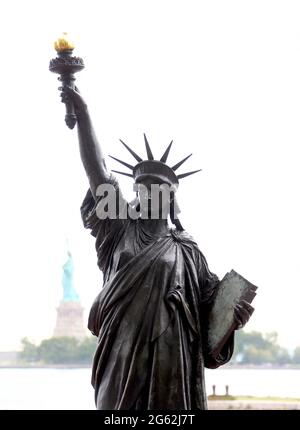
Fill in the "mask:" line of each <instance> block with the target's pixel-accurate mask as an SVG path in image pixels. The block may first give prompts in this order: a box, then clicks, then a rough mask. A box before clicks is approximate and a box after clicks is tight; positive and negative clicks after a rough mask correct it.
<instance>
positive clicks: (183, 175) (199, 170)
mask: <svg viewBox="0 0 300 430" xmlns="http://www.w3.org/2000/svg"><path fill="white" fill-rule="evenodd" d="M201 170H202V169H198V170H193V171H192V172H187V173H182V174H181V175H177V179H182V178H185V177H186V176H189V175H193V174H194V173H197V172H201Z"/></svg>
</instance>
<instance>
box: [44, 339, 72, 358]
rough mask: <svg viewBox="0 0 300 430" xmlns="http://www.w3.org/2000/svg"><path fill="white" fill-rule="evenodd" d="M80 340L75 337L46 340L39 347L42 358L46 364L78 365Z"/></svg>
mask: <svg viewBox="0 0 300 430" xmlns="http://www.w3.org/2000/svg"><path fill="white" fill-rule="evenodd" d="M77 351H78V340H77V339H75V338H73V337H52V338H51V339H45V340H43V341H42V342H41V344H40V346H39V354H40V358H41V360H42V361H43V362H44V363H49V364H65V363H69V364H70V363H76V362H77V357H76V355H77V353H78V352H77Z"/></svg>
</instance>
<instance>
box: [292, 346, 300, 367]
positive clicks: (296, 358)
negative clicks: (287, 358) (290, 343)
mask: <svg viewBox="0 0 300 430" xmlns="http://www.w3.org/2000/svg"><path fill="white" fill-rule="evenodd" d="M293 363H295V364H300V346H297V348H295V351H294V355H293Z"/></svg>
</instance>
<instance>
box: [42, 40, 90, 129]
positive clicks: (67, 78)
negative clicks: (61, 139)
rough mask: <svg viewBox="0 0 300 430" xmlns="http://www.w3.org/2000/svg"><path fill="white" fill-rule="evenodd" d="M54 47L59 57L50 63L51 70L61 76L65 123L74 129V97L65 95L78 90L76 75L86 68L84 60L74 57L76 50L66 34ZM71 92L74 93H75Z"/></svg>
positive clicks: (75, 118)
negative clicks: (75, 83) (75, 82)
mask: <svg viewBox="0 0 300 430" xmlns="http://www.w3.org/2000/svg"><path fill="white" fill-rule="evenodd" d="M54 47H55V49H56V52H57V57H56V58H54V59H52V60H51V61H50V64H49V70H50V71H51V72H54V73H58V74H59V75H60V76H59V78H58V80H59V81H60V82H61V84H62V86H61V88H60V89H61V90H62V91H63V93H62V101H63V102H64V103H65V105H66V116H65V121H66V124H67V126H68V127H69V128H71V129H72V128H74V126H75V124H76V121H77V117H76V113H75V108H74V102H73V100H72V98H74V97H68V96H65V95H64V94H68V93H69V95H71V94H70V90H72V89H73V90H77V89H76V87H75V85H74V81H75V76H74V75H75V73H76V72H79V71H80V70H82V69H83V68H84V63H83V60H82V58H79V57H74V56H73V55H72V54H73V50H74V45H73V43H72V42H70V41H69V40H68V39H67V36H66V33H64V35H63V37H61V38H59V39H58V40H57V41H56V42H55V44H54ZM71 92H72V93H73V91H71ZM76 92H77V91H76ZM74 93H75V91H74ZM77 94H78V93H77ZM74 95H75V94H74ZM78 96H79V94H78ZM79 97H80V96H79Z"/></svg>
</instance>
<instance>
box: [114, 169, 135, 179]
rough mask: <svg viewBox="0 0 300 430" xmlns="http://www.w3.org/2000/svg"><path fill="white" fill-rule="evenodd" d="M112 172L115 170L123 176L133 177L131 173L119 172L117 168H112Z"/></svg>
mask: <svg viewBox="0 0 300 430" xmlns="http://www.w3.org/2000/svg"><path fill="white" fill-rule="evenodd" d="M112 172H116V173H119V174H120V175H125V176H129V177H130V178H133V175H131V174H130V173H125V172H119V170H112Z"/></svg>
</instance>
